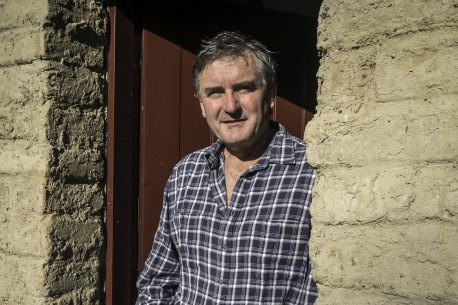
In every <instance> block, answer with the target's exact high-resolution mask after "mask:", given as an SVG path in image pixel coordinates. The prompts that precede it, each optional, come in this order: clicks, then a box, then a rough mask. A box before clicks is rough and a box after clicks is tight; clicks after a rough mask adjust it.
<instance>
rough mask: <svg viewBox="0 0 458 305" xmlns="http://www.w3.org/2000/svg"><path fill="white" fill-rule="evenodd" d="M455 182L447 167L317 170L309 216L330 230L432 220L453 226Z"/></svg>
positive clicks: (452, 169)
mask: <svg viewBox="0 0 458 305" xmlns="http://www.w3.org/2000/svg"><path fill="white" fill-rule="evenodd" d="M456 177H457V170H456V167H455V165H454V164H453V163H450V164H428V165H423V166H418V165H407V164H403V165H402V166H399V164H397V163H396V164H387V165H385V166H366V167H357V168H346V167H342V168H336V167H333V168H332V169H322V170H321V171H320V173H319V175H318V177H317V179H316V182H315V186H314V188H313V204H312V205H311V214H312V217H313V219H314V221H315V222H320V223H323V224H332V225H336V224H344V223H346V224H361V223H370V222H377V221H382V220H383V221H422V220H426V219H434V218H438V219H442V220H444V221H454V222H456V218H454V217H455V215H456V214H455V213H456V209H457V205H458V203H457V201H456V200H454V199H453V198H455V197H456V193H457V188H456ZM444 181H450V184H444V183H443V182H444ZM453 181H454V182H453ZM454 196H455V197H454Z"/></svg>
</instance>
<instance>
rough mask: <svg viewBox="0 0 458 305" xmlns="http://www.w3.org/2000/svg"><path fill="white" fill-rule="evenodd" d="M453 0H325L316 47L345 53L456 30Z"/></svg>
mask: <svg viewBox="0 0 458 305" xmlns="http://www.w3.org/2000/svg"><path fill="white" fill-rule="evenodd" d="M457 22H458V15H457V14H456V2H455V1H454V0H445V1H428V0H380V1H353V0H325V1H323V3H322V5H321V9H320V14H319V28H318V47H319V48H322V49H339V50H348V49H352V48H358V47H361V46H366V45H376V44H378V43H380V42H381V41H384V40H386V39H387V38H391V37H396V36H398V35H399V36H401V35H403V34H405V33H410V32H416V31H426V30H430V29H435V28H437V27H444V28H445V27H455V25H456V23H457Z"/></svg>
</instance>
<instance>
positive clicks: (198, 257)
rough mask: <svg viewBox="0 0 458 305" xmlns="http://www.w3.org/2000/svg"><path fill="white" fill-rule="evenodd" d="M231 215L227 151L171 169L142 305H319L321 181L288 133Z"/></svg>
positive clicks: (249, 177)
mask: <svg viewBox="0 0 458 305" xmlns="http://www.w3.org/2000/svg"><path fill="white" fill-rule="evenodd" d="M276 126H277V128H278V131H277V133H276V135H275V136H274V138H273V140H272V142H271V143H270V145H269V147H268V148H267V150H266V152H265V154H264V156H263V157H262V158H261V159H260V160H259V161H258V162H257V163H256V164H255V165H253V166H252V167H251V168H249V169H248V170H247V171H246V172H245V173H244V174H243V175H242V176H241V177H240V178H239V180H238V181H237V183H236V185H235V187H234V190H233V193H232V197H231V201H230V204H229V206H228V207H227V206H226V198H227V197H226V189H225V185H226V184H225V180H224V154H223V153H222V149H223V145H222V143H221V142H219V141H218V142H216V143H215V144H213V145H212V146H210V147H208V148H206V149H203V150H200V151H197V152H194V153H192V154H190V155H188V156H186V157H185V158H184V159H183V160H181V161H180V162H179V163H178V164H177V165H176V166H175V168H174V169H173V172H172V175H171V176H170V178H169V180H168V182H167V184H166V188H165V192H164V206H163V210H162V214H161V220H160V224H159V228H158V231H157V233H156V236H155V240H154V245H153V248H152V250H151V253H150V254H149V256H148V259H147V260H146V263H145V268H144V270H143V272H142V273H141V275H140V277H139V279H138V281H137V287H138V288H139V289H140V295H139V296H138V299H137V303H136V304H183V305H184V304H187V305H201V304H202V305H204V304H218V305H229V304H231V305H241V304H246V305H252V304H259V305H261V304H263V305H265V304H313V303H314V302H315V299H316V298H317V296H318V290H317V287H316V284H315V282H314V281H313V279H312V275H311V266H310V262H309V258H308V248H309V247H308V240H309V234H310V212H309V207H310V203H311V198H312V197H311V188H312V185H313V181H314V177H315V173H314V170H313V168H312V167H311V166H310V165H309V164H308V163H307V161H306V154H305V143H304V142H303V141H301V140H299V139H297V138H295V137H292V136H291V135H289V134H288V133H287V132H286V131H285V129H284V127H283V126H281V125H280V124H278V125H276Z"/></svg>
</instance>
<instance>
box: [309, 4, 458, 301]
mask: <svg viewBox="0 0 458 305" xmlns="http://www.w3.org/2000/svg"><path fill="white" fill-rule="evenodd" d="M457 6H458V2H457V1H456V0H455V1H453V0H443V1H439V0H433V1H429V0H428V1H425V0H391V1H389V0H361V1H355V0H324V1H323V4H322V7H321V10H320V17H319V29H318V36H319V37H318V48H319V52H320V54H321V66H320V70H319V72H318V78H319V83H320V87H319V92H318V109H317V111H318V113H317V115H316V116H315V118H314V119H313V121H312V122H310V123H309V124H308V126H307V129H306V135H305V138H306V140H307V142H308V157H309V160H310V162H311V163H312V164H313V165H314V166H316V167H317V169H318V178H317V181H316V184H315V186H314V199H313V205H312V206H313V207H312V216H313V219H312V225H313V230H312V236H311V258H312V262H313V267H314V276H315V279H316V280H317V282H318V284H319V289H320V298H319V301H318V302H317V304H318V305H324V304H458V219H457V214H458V170H457V159H458V149H457V148H458V146H457V140H456V139H457V124H458V120H457V116H458V103H457V98H458V78H457V76H456V75H457V71H458V8H457Z"/></svg>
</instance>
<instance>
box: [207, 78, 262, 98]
mask: <svg viewBox="0 0 458 305" xmlns="http://www.w3.org/2000/svg"><path fill="white" fill-rule="evenodd" d="M257 87H258V84H257V82H256V81H255V80H252V81H245V82H241V83H237V84H234V85H233V86H232V89H233V90H234V91H238V90H241V89H246V88H248V89H252V90H255V89H257ZM218 90H224V88H223V87H221V86H216V87H208V88H205V89H204V93H205V94H206V95H208V94H209V93H211V92H214V91H218Z"/></svg>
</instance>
